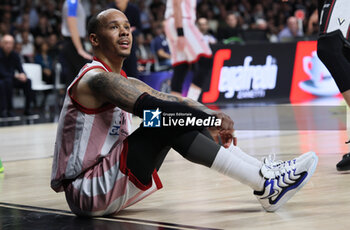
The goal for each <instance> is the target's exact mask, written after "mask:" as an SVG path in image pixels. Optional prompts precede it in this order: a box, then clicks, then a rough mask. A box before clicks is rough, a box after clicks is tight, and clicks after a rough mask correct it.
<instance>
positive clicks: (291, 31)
mask: <svg viewBox="0 0 350 230" xmlns="http://www.w3.org/2000/svg"><path fill="white" fill-rule="evenodd" d="M303 35H304V34H303V32H302V31H301V30H299V26H298V20H297V18H296V17H294V16H290V17H289V18H288V19H287V26H286V27H285V28H284V29H283V30H282V31H281V32H280V33H279V34H278V39H279V41H280V42H288V41H293V40H295V39H296V38H297V37H301V36H303Z"/></svg>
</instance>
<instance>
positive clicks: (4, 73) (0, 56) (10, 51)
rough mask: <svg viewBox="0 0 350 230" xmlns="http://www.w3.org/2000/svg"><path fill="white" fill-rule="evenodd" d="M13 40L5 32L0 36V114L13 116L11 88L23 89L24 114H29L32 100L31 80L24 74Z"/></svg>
mask: <svg viewBox="0 0 350 230" xmlns="http://www.w3.org/2000/svg"><path fill="white" fill-rule="evenodd" d="M14 45H15V40H14V38H13V36H12V35H9V34H6V35H4V36H3V37H2V38H1V48H0V109H1V111H0V112H1V113H0V115H1V116H2V117H9V116H13V113H12V109H13V106H12V90H13V88H20V89H23V91H24V95H25V97H26V100H25V108H24V115H31V114H32V113H31V111H30V106H31V102H32V101H33V96H34V95H33V91H32V89H31V86H32V83H31V80H30V79H28V78H27V76H26V75H25V73H24V71H23V68H22V63H21V62H20V58H19V56H18V54H17V53H15V52H14ZM16 72H17V73H16Z"/></svg>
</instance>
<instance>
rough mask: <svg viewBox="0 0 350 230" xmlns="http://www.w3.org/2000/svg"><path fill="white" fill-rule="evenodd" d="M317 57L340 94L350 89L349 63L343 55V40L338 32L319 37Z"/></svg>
mask: <svg viewBox="0 0 350 230" xmlns="http://www.w3.org/2000/svg"><path fill="white" fill-rule="evenodd" d="M317 55H318V57H319V58H320V59H321V61H322V62H323V64H324V65H325V66H326V67H327V69H328V70H329V72H330V73H331V74H332V77H333V78H334V80H335V82H336V83H337V86H338V88H339V90H340V92H344V91H346V90H348V89H350V76H349V73H350V62H349V61H348V60H347V58H346V56H345V55H344V40H343V37H342V33H341V32H340V31H334V32H332V33H329V34H325V35H322V36H321V37H319V39H318V42H317Z"/></svg>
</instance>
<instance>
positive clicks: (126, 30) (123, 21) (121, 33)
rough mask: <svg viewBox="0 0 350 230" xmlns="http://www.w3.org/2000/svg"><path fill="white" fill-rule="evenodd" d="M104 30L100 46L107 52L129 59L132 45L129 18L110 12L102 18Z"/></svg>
mask: <svg viewBox="0 0 350 230" xmlns="http://www.w3.org/2000/svg"><path fill="white" fill-rule="evenodd" d="M101 22H102V25H103V26H102V29H101V36H100V46H101V48H102V49H103V50H104V51H105V52H113V53H114V54H116V55H118V56H121V57H128V56H129V55H130V51H131V45H132V33H131V26H130V23H129V21H128V19H127V17H126V16H125V15H124V14H123V13H122V12H120V11H117V10H111V11H108V12H107V13H106V14H105V15H104V16H103V18H101Z"/></svg>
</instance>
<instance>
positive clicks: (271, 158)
mask: <svg viewBox="0 0 350 230" xmlns="http://www.w3.org/2000/svg"><path fill="white" fill-rule="evenodd" d="M263 162H264V164H265V165H266V166H268V167H270V168H271V169H272V170H277V169H278V168H280V167H281V166H283V164H284V161H282V160H276V154H275V153H272V154H269V155H268V156H267V157H264V158H263Z"/></svg>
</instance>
